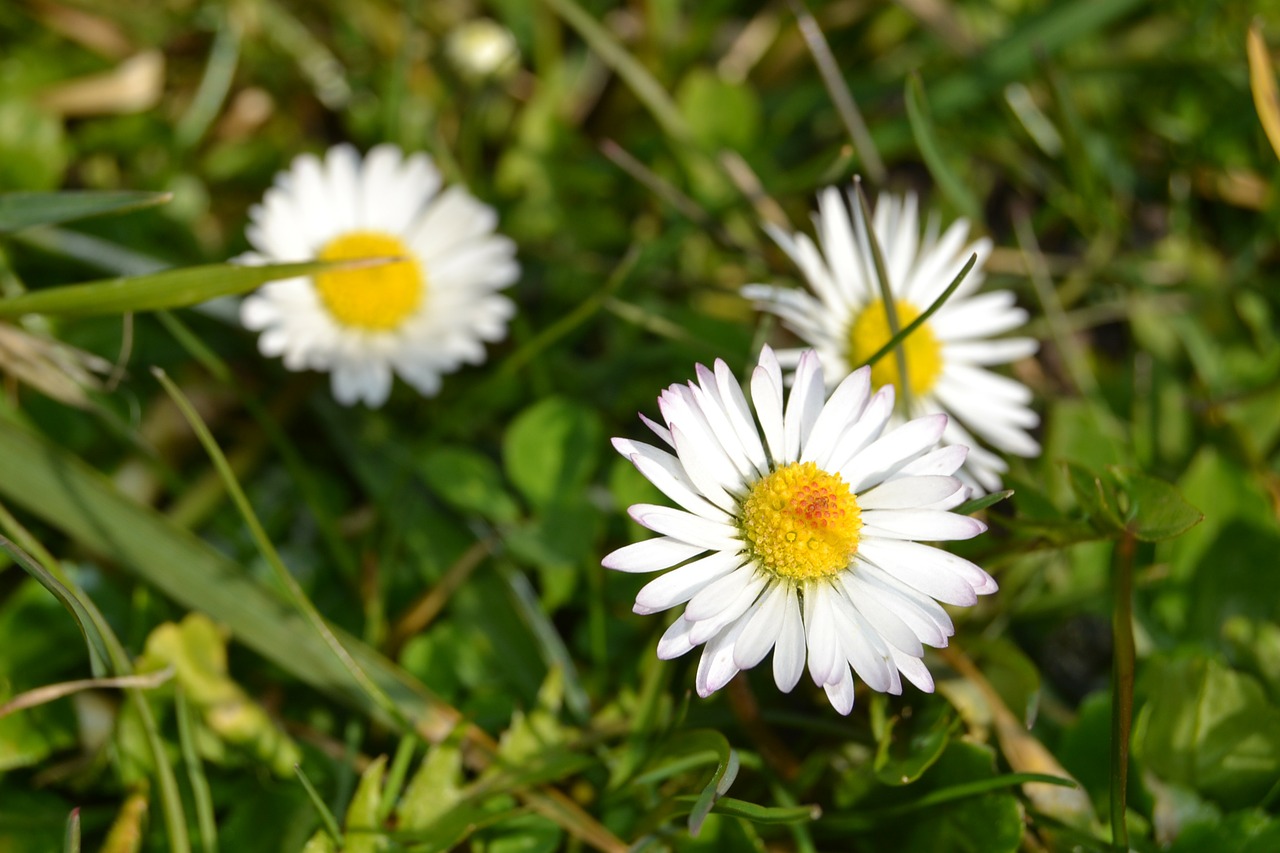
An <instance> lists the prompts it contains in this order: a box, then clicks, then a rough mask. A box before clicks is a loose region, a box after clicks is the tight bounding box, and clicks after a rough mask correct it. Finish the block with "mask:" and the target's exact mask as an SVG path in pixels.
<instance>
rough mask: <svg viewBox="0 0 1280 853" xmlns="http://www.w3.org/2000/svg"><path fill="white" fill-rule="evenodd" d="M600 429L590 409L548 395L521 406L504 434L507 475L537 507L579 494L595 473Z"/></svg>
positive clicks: (503, 450) (600, 439)
mask: <svg viewBox="0 0 1280 853" xmlns="http://www.w3.org/2000/svg"><path fill="white" fill-rule="evenodd" d="M603 434H604V429H603V427H602V426H601V424H600V419H599V417H598V416H597V415H596V413H595V412H593V411H592V410H591V409H588V408H587V407H586V406H583V405H582V404H580V403H575V402H573V401H572V400H567V399H564V398H560V397H551V398H549V399H546V400H542V401H540V402H538V403H535V404H534V405H532V406H530V407H529V408H527V409H525V410H524V411H523V412H521V413H520V414H519V415H517V416H516V418H515V420H513V421H512V422H511V426H510V427H508V429H507V433H506V435H505V436H504V437H503V443H502V456H503V464H504V465H505V467H506V470H507V476H508V477H510V478H511V482H512V483H514V484H515V485H516V488H518V489H519V490H520V492H521V494H523V495H524V496H525V498H527V499H528V501H529V503H531V504H532V505H534V506H535V507H545V506H547V505H549V504H551V503H553V502H556V501H558V500H562V499H566V498H568V497H571V496H574V495H576V494H578V493H579V492H580V491H581V490H582V488H583V487H584V486H585V485H586V484H587V481H588V480H590V478H591V475H592V474H593V473H594V472H595V469H596V464H597V459H598V456H599V452H598V448H599V447H600V445H601V442H602V436H603Z"/></svg>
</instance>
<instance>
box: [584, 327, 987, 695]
mask: <svg viewBox="0 0 1280 853" xmlns="http://www.w3.org/2000/svg"><path fill="white" fill-rule="evenodd" d="M697 376H698V380H697V382H690V383H689V384H688V385H687V386H683V385H672V386H671V387H670V388H668V389H667V390H666V391H664V392H663V393H662V395H661V396H660V397H659V398H658V408H659V409H660V411H661V412H662V418H663V421H664V423H662V424H659V423H655V422H654V421H651V420H649V419H648V418H645V417H644V416H643V415H641V419H642V420H644V422H645V423H646V424H647V425H648V426H649V428H650V429H651V430H653V432H654V433H656V434H657V436H658V437H659V438H660V439H661V440H662V443H663V444H664V445H665V446H666V447H665V449H664V448H661V447H655V446H651V445H648V444H643V443H641V442H638V441H630V440H628V439H624V438H616V439H614V441H613V444H614V447H616V448H617V449H618V452H620V453H621V454H622V455H623V456H626V457H627V458H628V459H630V460H631V462H632V463H633V464H634V465H635V466H636V468H637V469H639V471H640V473H642V474H643V475H644V476H645V477H647V478H648V479H649V480H650V481H652V482H653V484H654V485H655V486H657V487H658V488H659V489H660V490H661V491H662V492H663V493H664V494H665V495H666V496H667V497H669V498H670V499H671V500H672V501H674V502H675V503H676V504H678V505H679V507H680V508H679V509H675V508H672V507H666V506H656V505H651V504H636V505H635V506H632V507H631V509H630V513H631V517H632V518H634V519H635V520H636V521H637V522H639V523H640V524H641V525H643V526H644V527H647V528H648V529H649V530H652V531H654V532H655V533H657V534H659V536H658V537H657V538H654V539H647V540H645V541H643V542H637V543H635V544H633V545H628V546H626V547H624V548H620V549H618V550H617V551H614V552H613V553H611V554H609V555H608V556H607V557H605V558H604V560H603V561H602V562H603V565H604V566H605V567H606V568H610V569H616V570H618V571H623V572H652V571H661V570H664V569H669V570H670V571H666V572H665V573H664V574H662V575H660V576H659V577H657V578H656V579H655V580H652V581H650V582H649V583H648V584H646V585H645V586H644V587H643V588H642V589H641V590H640V592H639V594H638V595H637V596H636V603H635V607H634V610H635V612H637V613H643V614H648V613H656V612H658V611H661V610H667V609H669V608H672V607H677V606H679V605H682V604H683V605H685V608H684V612H683V613H682V614H681V616H680V618H679V619H677V620H676V621H675V622H674V623H672V625H671V627H670V628H669V629H667V632H666V633H665V634H663V636H662V639H661V640H660V641H659V642H658V657H660V658H662V659H664V660H669V659H671V658H675V657H678V656H680V655H683V654H685V653H686V652H688V651H690V650H692V649H693V648H694V647H695V646H698V645H703V646H704V647H703V651H702V659H701V660H700V661H699V663H698V674H697V680H696V684H697V689H698V695H700V696H703V697H706V696H709V695H710V694H711V693H713V692H715V691H716V690H719V689H720V688H721V687H724V686H725V685H726V684H728V683H729V680H730V679H732V678H733V677H734V676H735V675H737V674H738V672H740V671H742V670H745V669H750V668H752V667H753V666H755V665H756V664H758V663H760V661H762V660H763V659H764V657H765V655H767V654H768V653H769V651H770V649H772V650H773V677H774V681H775V682H777V685H778V689H780V690H782V691H784V692H787V691H790V690H791V689H792V688H793V687H795V686H796V683H797V682H798V681H799V680H800V676H801V674H802V673H803V671H804V669H805V663H806V660H807V661H808V669H809V675H810V676H812V678H813V680H814V682H815V683H816V684H818V685H820V686H821V687H823V688H824V689H825V690H826V693H827V696H828V698H829V699H830V700H831V704H832V705H833V706H834V707H835V709H836V710H837V711H839V712H840V713H841V714H848V713H849V711H850V710H851V709H852V708H853V692H854V679H853V674H854V673H857V675H858V677H859V678H861V679H862V680H863V681H865V682H866V683H867V685H868V686H869V687H871V688H872V689H874V690H878V691H881V692H885V693H901V692H902V676H906V678H907V680H908V681H910V682H911V683H912V684H914V685H916V686H917V687H919V688H920V689H921V690H925V691H932V690H933V678H932V676H930V674H929V670H928V669H927V668H926V667H925V665H924V662H923V660H922V659H921V658H922V656H923V654H924V646H926V645H928V646H934V647H942V646H945V645H946V644H947V638H948V637H950V636H951V634H952V633H953V632H954V628H953V627H952V624H951V619H950V618H949V617H948V616H947V612H946V611H945V610H943V608H942V606H941V605H940V604H939V602H943V603H947V604H956V605H970V604H973V603H974V602H976V601H977V596H978V595H982V594H986V593H991V592H995V590H996V582H995V581H994V580H993V579H992V578H991V576H990V575H988V574H987V573H986V572H984V571H983V570H982V569H980V568H978V567H977V566H976V565H974V564H973V563H971V562H969V561H968V560H963V559H961V558H959V557H957V556H954V555H953V554H949V553H947V552H945V551H941V550H939V549H937V548H933V547H931V546H928V545H923V544H920V543H919V542H916V541H913V540H916V539H924V540H928V541H939V540H951V539H968V538H970V537H973V536H976V535H978V534H979V533H981V532H982V531H984V530H985V529H986V525H984V524H983V523H982V522H980V521H977V520H976V519H973V518H969V517H968V516H964V515H958V514H956V513H952V512H948V511H947V510H949V509H951V508H952V507H954V506H956V505H957V504H959V503H960V502H961V501H963V500H964V498H965V494H966V492H967V489H966V487H965V485H964V484H963V483H962V482H961V481H960V480H958V479H956V478H955V477H953V476H951V475H952V474H953V473H954V472H955V471H956V469H958V468H959V467H960V465H961V464H962V463H963V462H964V458H965V453H966V449H965V448H964V447H961V446H956V445H952V446H949V447H941V448H938V447H936V445H937V443H938V439H939V438H941V436H942V434H943V431H944V430H945V429H946V424H947V416H946V415H944V414H932V415H926V416H924V417H922V418H917V419H915V420H912V421H910V422H908V423H906V424H904V425H902V426H900V427H898V428H896V429H889V428H887V425H888V423H889V417H890V414H891V412H892V411H893V394H894V392H893V386H892V385H885V386H884V387H882V388H881V389H880V390H879V391H877V392H875V393H872V391H871V370H870V369H869V368H866V367H863V368H860V369H859V370H856V371H854V372H853V373H851V374H850V375H849V376H847V377H846V378H845V379H844V381H843V382H841V383H840V385H839V386H838V387H837V388H836V389H835V391H834V392H833V393H832V395H831V399H830V400H827V401H826V402H825V404H824V401H823V398H824V385H823V373H822V366H821V363H820V361H819V357H818V355H817V354H816V353H815V352H814V351H812V350H809V351H807V352H805V353H803V354H801V356H800V359H799V362H798V364H797V367H796V374H795V382H794V383H793V385H792V388H791V391H790V393H789V396H788V398H787V400H786V403H785V409H784V402H783V382H782V369H781V367H780V365H779V363H778V359H777V357H776V356H775V355H774V353H773V351H772V350H770V349H769V348H767V347H766V348H765V349H764V351H763V352H762V353H761V355H760V362H759V365H758V366H757V367H756V368H755V371H754V373H753V375H752V377H751V398H752V402H753V405H754V409H755V415H754V417H753V416H752V410H751V408H749V407H748V405H747V400H746V397H745V395H744V394H743V389H742V388H741V387H739V385H738V383H737V381H736V380H735V379H734V378H733V375H732V374H731V373H730V371H729V368H728V367H727V366H726V365H725V363H724V362H723V361H717V362H716V363H715V369H714V370H709V369H707V368H706V367H704V366H702V365H698V366H697ZM761 436H763V439H762V438H761Z"/></svg>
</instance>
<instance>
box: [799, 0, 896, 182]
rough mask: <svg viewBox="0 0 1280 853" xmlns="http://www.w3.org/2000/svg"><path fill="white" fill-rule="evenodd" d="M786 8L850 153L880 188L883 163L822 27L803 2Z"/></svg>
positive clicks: (800, 0) (882, 177)
mask: <svg viewBox="0 0 1280 853" xmlns="http://www.w3.org/2000/svg"><path fill="white" fill-rule="evenodd" d="M790 5H791V12H792V14H794V15H795V17H796V26H798V27H799V28H800V35H802V36H804V43H805V44H806V45H807V46H808V48H809V53H810V54H812V55H813V63H814V65H817V66H818V74H820V75H821V76H822V84H823V85H824V86H826V87H827V95H828V96H830V98H831V103H832V104H833V105H834V106H835V108H836V112H837V113H838V114H839V115H840V121H841V122H843V123H844V129H845V131H846V132H848V134H849V140H850V142H852V143H853V150H854V153H855V154H856V155H857V156H858V158H859V159H861V160H862V165H863V167H864V168H865V169H866V171H867V173H868V174H869V175H871V179H872V180H873V181H875V182H876V183H877V184H882V185H883V184H884V181H885V178H887V177H888V172H887V171H886V170H885V167H884V160H882V159H881V158H880V152H879V150H877V149H876V143H875V140H874V139H872V138H871V131H870V130H869V129H868V128H867V123H866V121H864V120H863V118H862V113H861V111H859V110H858V103H857V101H855V100H854V99H853V93H852V92H850V91H849V86H848V85H847V84H846V83H845V82H844V76H843V75H842V74H841V73H840V67H839V66H838V65H837V64H836V58H835V54H833V53H832V52H831V45H830V44H828V43H827V37H826V35H824V34H823V32H822V27H820V26H819V25H818V21H817V19H815V18H814V17H813V13H812V12H810V11H809V9H808V7H807V6H805V4H804V0H790Z"/></svg>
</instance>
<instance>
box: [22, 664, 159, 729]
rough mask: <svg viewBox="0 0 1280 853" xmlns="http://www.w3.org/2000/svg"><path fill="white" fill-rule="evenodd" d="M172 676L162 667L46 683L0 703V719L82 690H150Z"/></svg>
mask: <svg viewBox="0 0 1280 853" xmlns="http://www.w3.org/2000/svg"><path fill="white" fill-rule="evenodd" d="M172 677H173V669H172V668H169V669H163V670H160V671H159V672H151V673H147V674H145V675H126V676H122V677H120V678H81V679H78V680H76V681H63V682H60V683H58V684H48V685H45V686H44V687H37V688H35V689H34V690H28V691H26V692H24V693H19V694H18V695H17V696H14V697H13V698H12V699H10V700H9V701H8V702H5V703H4V704H3V705H0V719H4V718H5V717H7V716H8V715H10V714H12V713H13V712H15V711H24V710H26V709H27V708H34V707H36V706H37V705H44V704H46V703H48V702H52V701H54V700H55V699H61V698H62V697H64V696H70V695H72V694H73V693H79V692H80V691H82V690H108V689H112V688H120V687H136V688H138V689H140V690H152V689H155V688H156V687H159V686H160V685H161V684H164V683H165V682H166V681H168V680H169V679H170V678H172Z"/></svg>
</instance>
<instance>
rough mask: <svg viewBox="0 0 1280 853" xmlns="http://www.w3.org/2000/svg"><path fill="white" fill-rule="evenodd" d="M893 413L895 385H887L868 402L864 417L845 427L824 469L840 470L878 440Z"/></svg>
mask: <svg viewBox="0 0 1280 853" xmlns="http://www.w3.org/2000/svg"><path fill="white" fill-rule="evenodd" d="M892 414H893V386H892V385H885V386H884V387H883V388H881V389H880V390H879V391H877V392H876V393H875V394H873V395H871V400H870V401H869V402H868V403H867V407H866V409H865V410H864V411H863V413H862V417H860V418H858V420H856V421H855V422H853V423H851V424H850V425H849V426H848V427H846V428H845V430H844V432H842V433H841V434H840V437H839V438H837V439H836V440H835V443H834V445H833V446H832V448H831V457H830V461H829V462H828V463H827V464H826V465H824V466H822V468H823V470H824V471H839V470H840V469H841V468H843V467H844V466H846V465H847V464H849V462H850V461H852V460H853V458H854V457H856V456H857V455H858V454H859V453H861V452H862V451H863V450H864V449H866V447H867V446H868V445H869V444H871V443H872V442H873V441H875V440H877V439H878V438H879V437H880V435H881V433H883V432H884V428H885V426H886V425H887V424H888V423H889V417H890V416H891V415H892Z"/></svg>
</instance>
